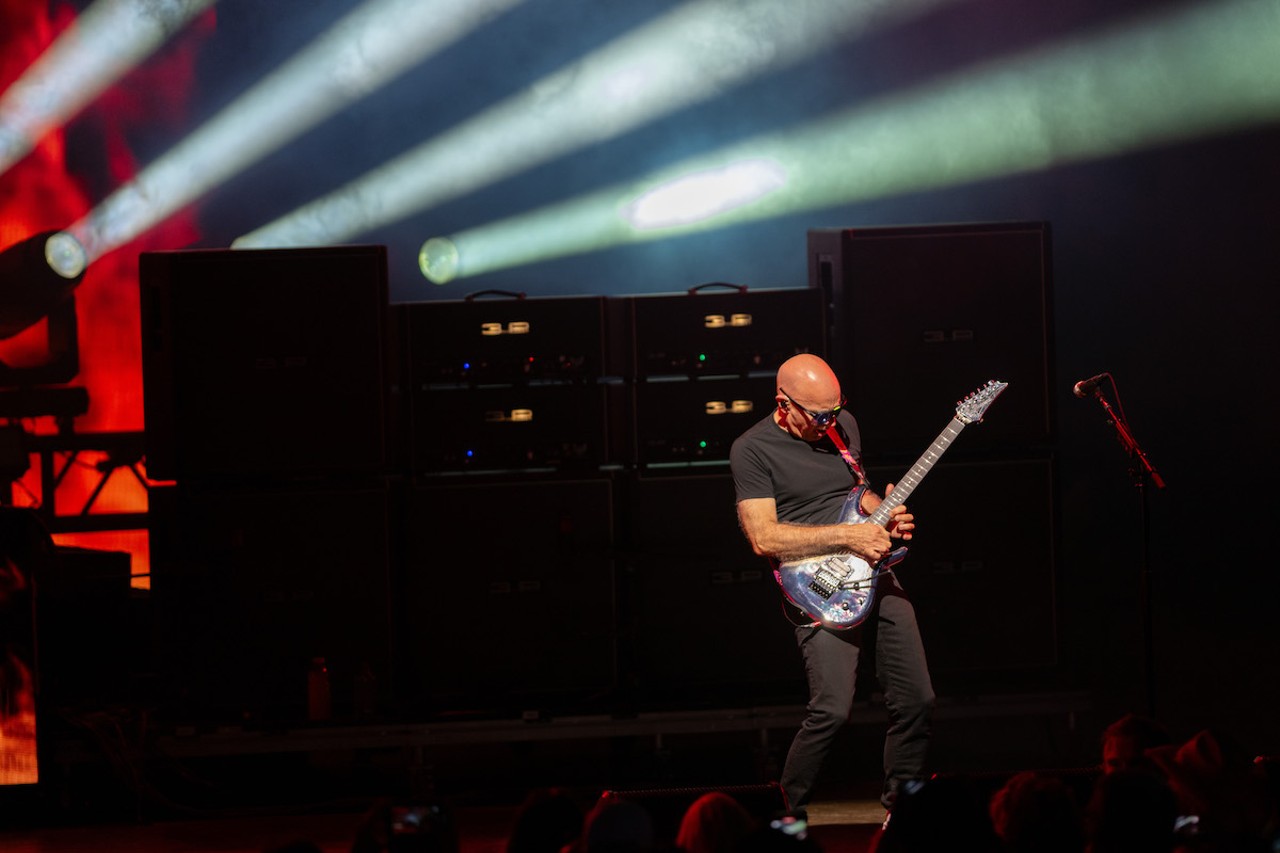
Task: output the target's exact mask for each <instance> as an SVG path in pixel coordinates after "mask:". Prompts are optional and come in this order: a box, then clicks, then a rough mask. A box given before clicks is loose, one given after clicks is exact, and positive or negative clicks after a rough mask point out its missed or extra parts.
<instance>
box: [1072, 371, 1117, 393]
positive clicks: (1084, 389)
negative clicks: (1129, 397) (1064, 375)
mask: <svg viewBox="0 0 1280 853" xmlns="http://www.w3.org/2000/svg"><path fill="white" fill-rule="evenodd" d="M1110 375H1111V374H1110V373H1099V374H1098V375H1097V376H1090V377H1089V378H1088V379H1082V380H1080V381H1079V382H1077V383H1076V385H1075V387H1074V388H1072V389H1071V393H1073V394H1075V395H1076V396H1077V397H1088V396H1089V395H1090V394H1092V393H1093V392H1094V390H1096V389H1097V387H1098V386H1099V385H1100V384H1102V380H1104V379H1106V378H1107V377H1108V376H1110Z"/></svg>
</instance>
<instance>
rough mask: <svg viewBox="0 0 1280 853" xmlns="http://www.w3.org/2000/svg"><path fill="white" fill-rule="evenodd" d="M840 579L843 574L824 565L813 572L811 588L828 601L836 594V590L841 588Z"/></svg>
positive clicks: (810, 582)
mask: <svg viewBox="0 0 1280 853" xmlns="http://www.w3.org/2000/svg"><path fill="white" fill-rule="evenodd" d="M840 581H841V576H839V575H837V574H836V573H835V572H833V571H831V570H830V569H828V568H825V567H824V568H821V569H818V570H817V571H816V572H814V573H813V579H812V580H811V581H809V589H811V590H813V591H814V592H816V593H817V594H818V596H819V597H821V598H822V600H823V601H826V600H827V599H828V598H830V597H831V596H833V595H835V594H836V590H838V589H839V588H840Z"/></svg>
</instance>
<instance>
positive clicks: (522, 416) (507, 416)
mask: <svg viewBox="0 0 1280 853" xmlns="http://www.w3.org/2000/svg"><path fill="white" fill-rule="evenodd" d="M484 420H485V423H490V424H503V423H507V424H514V423H525V422H526V421H531V420H533V409H512V410H511V411H510V412H504V411H502V410H500V409H498V410H491V411H488V412H485V413H484Z"/></svg>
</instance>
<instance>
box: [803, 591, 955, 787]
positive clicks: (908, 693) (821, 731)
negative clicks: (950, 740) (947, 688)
mask: <svg viewBox="0 0 1280 853" xmlns="http://www.w3.org/2000/svg"><path fill="white" fill-rule="evenodd" d="M885 580H888V581H890V583H884V582H883V581H882V582H881V590H880V593H879V595H878V600H877V602H876V604H875V606H874V608H873V610H872V612H871V614H870V615H869V616H868V617H867V619H866V621H865V622H863V623H862V624H861V625H859V626H858V627H856V628H851V629H849V630H847V631H832V630H829V629H826V628H821V627H817V628H815V627H808V626H802V627H797V628H796V640H797V642H798V643H799V644H800V649H801V651H802V652H803V654H804V666H805V673H806V675H807V676H808V679H809V704H808V707H807V711H808V714H807V716H806V717H805V720H804V722H803V723H802V724H801V726H800V731H799V732H798V733H797V734H796V737H795V740H794V741H792V743H791V750H790V751H789V752H788V753H787V763H786V765H785V766H784V767H783V769H782V780H781V784H782V790H783V792H784V793H785V794H786V796H787V802H788V804H789V805H790V807H791V808H793V809H798V808H803V807H805V806H806V805H807V804H808V803H809V799H810V797H811V796H812V793H813V786H814V783H815V781H816V780H817V777H818V773H819V771H820V770H821V769H822V765H823V763H824V762H825V761H826V758H827V754H828V753H829V752H830V751H831V746H832V744H833V743H834V741H835V738H836V735H837V734H838V733H839V731H840V728H841V726H843V725H844V724H845V723H846V722H847V721H848V719H849V712H850V711H851V710H852V708H853V691H854V686H855V682H856V680H857V671H858V658H859V656H860V655H861V652H862V648H863V645H864V644H865V643H866V641H867V640H870V639H871V634H870V632H873V631H874V632H875V636H874V643H872V644H871V645H872V646H873V647H874V649H875V664H876V673H877V675H878V678H879V681H880V686H881V688H882V689H883V690H884V699H885V706H886V708H887V709H888V712H889V731H888V733H887V734H886V735H885V740H884V773H885V780H884V792H883V794H882V795H881V798H880V801H881V802H882V803H884V805H885V808H892V806H893V800H894V798H895V797H896V795H897V791H898V787H899V786H900V785H901V784H902V783H903V782H907V781H910V780H912V779H919V778H920V777H921V774H922V773H923V772H924V760H925V752H926V751H927V749H928V746H929V734H930V731H931V727H932V718H933V703H934V693H933V685H932V682H931V681H930V679H929V668H928V664H927V663H926V661H925V656H924V644H923V643H921V641H920V629H919V626H918V625H917V623H916V611H915V608H914V607H912V605H911V602H910V601H909V600H907V597H906V596H905V595H904V594H903V592H902V589H901V587H899V586H897V584H896V579H893V578H892V576H890V577H889V578H886V579H885Z"/></svg>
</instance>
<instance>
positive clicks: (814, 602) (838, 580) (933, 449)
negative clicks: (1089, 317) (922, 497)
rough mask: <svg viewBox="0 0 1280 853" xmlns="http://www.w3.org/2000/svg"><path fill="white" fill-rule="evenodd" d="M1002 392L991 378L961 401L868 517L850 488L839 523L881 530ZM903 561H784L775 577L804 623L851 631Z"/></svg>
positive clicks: (844, 557) (902, 553) (900, 551)
mask: <svg viewBox="0 0 1280 853" xmlns="http://www.w3.org/2000/svg"><path fill="white" fill-rule="evenodd" d="M1008 387H1009V383H1008V382H1000V381H998V380H995V379H993V380H991V381H990V382H988V383H987V384H986V385H984V386H982V387H981V388H979V389H978V390H977V391H974V392H973V393H972V394H970V395H969V396H968V397H965V398H964V399H963V400H961V401H960V403H959V404H958V405H957V406H956V415H955V417H954V418H952V419H951V423H949V424H947V427H946V429H944V430H943V431H942V432H941V433H940V434H939V435H938V437H937V438H935V439H934V440H933V444H931V445H929V449H928V450H926V451H925V452H924V454H923V455H922V456H921V457H920V458H919V459H917V460H916V463H915V464H914V465H912V466H911V470H910V471H908V472H907V473H906V474H904V475H903V476H902V479H901V480H899V481H898V483H897V485H895V486H894V488H893V491H891V492H889V494H887V495H885V498H884V501H883V502H882V503H881V504H880V506H878V507H876V509H875V511H874V512H872V513H871V514H870V515H868V514H867V513H864V512H863V511H862V493H863V492H865V491H866V490H867V487H866V486H865V485H858V486H854V488H853V489H852V490H851V491H850V492H849V496H848V497H846V498H845V501H844V506H842V507H841V508H840V520H839V523H841V524H879V525H880V526H881V527H885V526H887V525H888V524H889V518H890V514H891V513H892V512H893V510H894V509H896V508H897V507H899V506H901V505H902V504H904V503H906V501H907V498H908V497H910V496H911V493H912V492H913V491H914V490H915V488H916V486H918V485H920V481H921V480H923V479H924V477H925V475H926V474H928V473H929V469H930V468H932V467H933V465H934V463H935V462H937V461H938V460H939V459H941V458H942V454H943V453H945V452H946V450H947V448H948V447H950V446H951V443H952V442H953V441H955V440H956V436H958V435H959V434H960V431H961V430H963V429H964V428H965V427H966V426H968V425H969V424H972V423H978V422H980V421H981V420H982V415H983V413H984V412H986V410H987V407H988V406H990V405H991V403H992V401H994V400H995V398H996V397H998V396H999V395H1000V392H1001V391H1003V390H1004V389H1005V388H1008ZM906 556H907V549H906V547H905V546H904V547H901V548H896V549H894V550H893V551H891V552H890V553H889V554H888V556H886V557H885V558H884V559H883V560H880V561H879V562H877V563H876V564H875V565H872V564H870V563H868V562H867V561H866V560H864V559H862V558H861V557H858V556H855V555H854V554H826V555H823V556H820V557H808V558H805V559H803V560H787V561H784V562H783V563H781V564H780V565H779V566H778V570H777V572H776V576H777V579H778V583H779V584H781V585H782V591H783V593H784V594H785V595H786V596H787V598H789V599H791V602H792V603H793V604H795V605H796V607H799V608H800V609H801V610H803V611H804V612H805V614H806V615H807V616H809V618H811V619H812V620H813V621H815V622H820V623H822V625H824V626H825V627H827V628H834V629H837V630H843V629H847V628H853V627H854V626H856V625H858V624H860V623H861V622H862V620H863V619H865V618H866V617H867V612H868V611H869V610H870V609H871V604H872V602H873V601H874V599H875V591H876V582H877V581H878V580H879V579H880V578H881V576H883V575H884V574H886V573H888V571H889V570H890V569H892V568H893V566H895V565H897V564H898V563H900V562H901V561H902V560H903V558H905V557H906Z"/></svg>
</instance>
